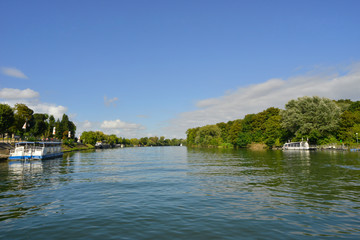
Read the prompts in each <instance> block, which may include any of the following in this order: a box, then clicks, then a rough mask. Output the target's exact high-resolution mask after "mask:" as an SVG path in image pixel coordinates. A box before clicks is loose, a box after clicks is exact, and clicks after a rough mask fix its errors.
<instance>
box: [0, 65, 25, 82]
mask: <svg viewBox="0 0 360 240" xmlns="http://www.w3.org/2000/svg"><path fill="white" fill-rule="evenodd" d="M1 72H2V73H3V74H5V75H7V76H10V77H15V78H23V79H28V77H27V76H26V75H25V74H24V73H23V72H21V71H20V70H19V69H16V68H9V67H2V68H1Z"/></svg>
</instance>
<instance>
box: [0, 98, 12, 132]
mask: <svg viewBox="0 0 360 240" xmlns="http://www.w3.org/2000/svg"><path fill="white" fill-rule="evenodd" d="M14 122H15V117H14V111H13V110H12V108H11V107H10V106H9V105H7V104H0V133H1V134H4V133H5V132H7V131H9V129H10V127H11V126H12V125H13V123H14Z"/></svg>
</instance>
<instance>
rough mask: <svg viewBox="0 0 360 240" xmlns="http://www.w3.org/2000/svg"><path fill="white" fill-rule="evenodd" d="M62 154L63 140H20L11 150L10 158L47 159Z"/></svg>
mask: <svg viewBox="0 0 360 240" xmlns="http://www.w3.org/2000/svg"><path fill="white" fill-rule="evenodd" d="M62 155H63V152H62V149H61V142H19V143H16V144H15V149H13V150H11V151H10V156H9V159H10V160H22V159H24V160H26V159H47V158H55V157H61V156H62Z"/></svg>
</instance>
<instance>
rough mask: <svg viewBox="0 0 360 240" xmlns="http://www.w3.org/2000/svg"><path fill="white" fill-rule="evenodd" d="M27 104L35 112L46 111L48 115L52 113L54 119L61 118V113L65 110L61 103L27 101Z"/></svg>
mask: <svg viewBox="0 0 360 240" xmlns="http://www.w3.org/2000/svg"><path fill="white" fill-rule="evenodd" d="M27 106H28V107H29V108H31V109H32V110H34V112H35V113H47V114H49V115H53V116H54V117H55V119H61V118H62V116H63V114H64V113H66V112H67V107H64V106H61V105H60V106H56V105H54V104H49V103H37V104H34V103H29V105H28V104H27Z"/></svg>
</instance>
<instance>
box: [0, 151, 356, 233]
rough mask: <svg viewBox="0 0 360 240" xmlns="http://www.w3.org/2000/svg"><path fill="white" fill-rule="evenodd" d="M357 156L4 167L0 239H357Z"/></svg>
mask: <svg viewBox="0 0 360 240" xmlns="http://www.w3.org/2000/svg"><path fill="white" fill-rule="evenodd" d="M359 156H360V153H349V152H336V151H329V152H325V151H324V152H321V151H319V152H315V151H314V152H309V151H250V150H231V149H190V148H189V149H187V148H185V147H154V148H129V149H108V150H98V151H89V152H76V153H67V154H64V156H63V157H62V158H58V159H52V160H43V161H41V160H40V161H26V162H22V161H19V162H3V163H0V228H1V229H2V231H1V232H0V238H4V239H5V238H9V239H24V238H27V236H31V237H32V238H34V239H35V238H47V237H49V236H52V238H53V239H63V238H101V239H111V238H113V239H144V238H146V239H149V238H151V239H161V238H164V239H174V238H175V239H189V238H191V239H209V238H216V239H225V238H228V239H239V238H251V239H253V238H255V239H256V238H260V239H268V238H271V239H278V238H286V239H288V238H290V239H292V238H295V239H301V238H309V237H313V238H325V237H330V238H334V239H335V238H350V239H355V238H359V237H360V221H359V218H358V216H359V214H360V207H359V206H360V205H359V202H360V194H359V193H360V181H359V180H360V174H359V173H360V172H359V171H360V158H359ZM19 229H21V231H18V230H19ZM62 229H67V230H66V231H62Z"/></svg>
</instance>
